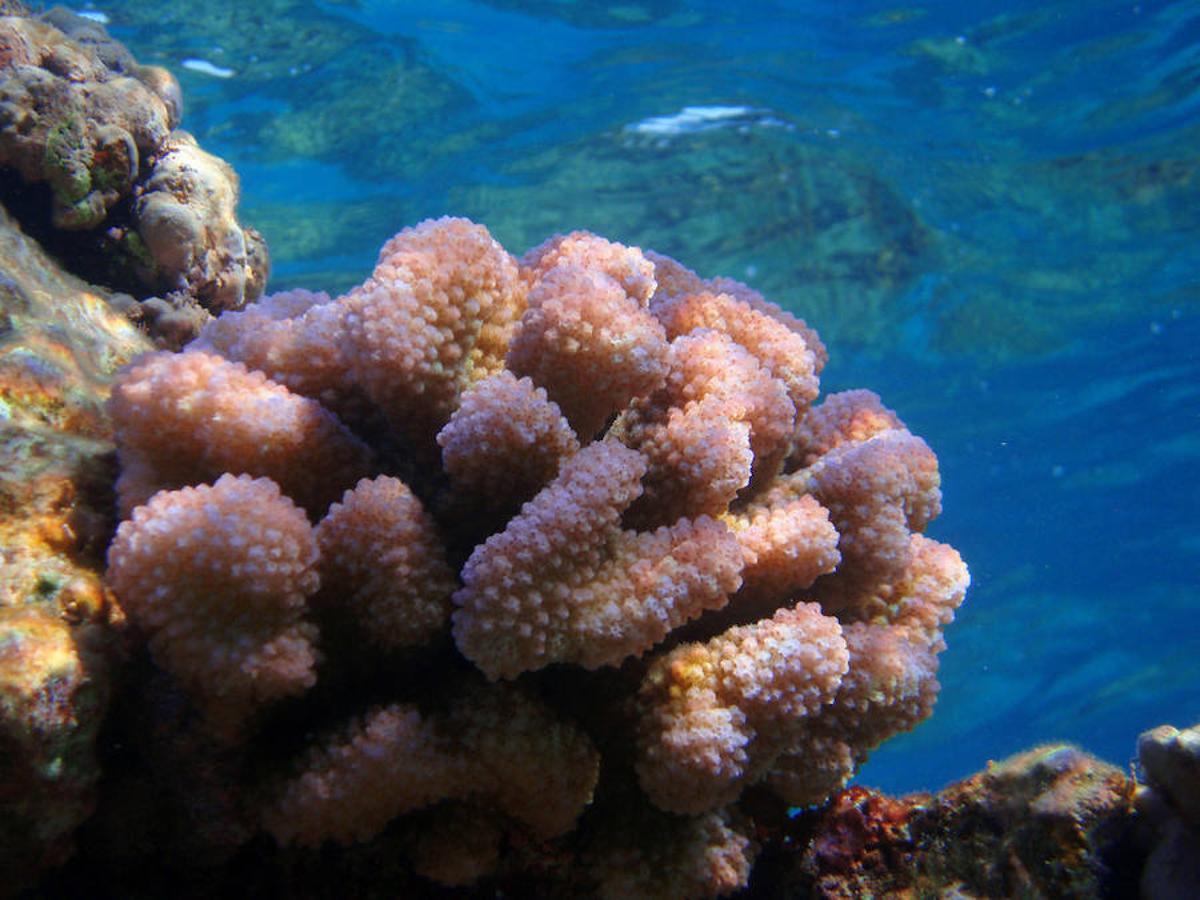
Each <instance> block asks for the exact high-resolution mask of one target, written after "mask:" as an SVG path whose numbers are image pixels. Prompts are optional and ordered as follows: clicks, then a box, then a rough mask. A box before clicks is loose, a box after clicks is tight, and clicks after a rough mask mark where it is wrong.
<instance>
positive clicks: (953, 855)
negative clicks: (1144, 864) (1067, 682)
mask: <svg viewBox="0 0 1200 900" xmlns="http://www.w3.org/2000/svg"><path fill="white" fill-rule="evenodd" d="M1130 789H1131V783H1130V781H1129V779H1128V777H1127V776H1126V775H1125V773H1123V772H1122V771H1121V770H1120V769H1118V768H1116V767H1115V766H1112V765H1109V764H1108V763H1105V762H1103V761H1101V760H1098V759H1096V758H1095V757H1093V756H1090V755H1089V754H1087V753H1084V752H1083V751H1082V750H1079V749H1077V748H1075V747H1072V746H1069V745H1066V744H1051V745H1047V746H1045V747H1039V748H1036V749H1034V750H1030V751H1027V752H1025V753H1021V754H1018V755H1017V756H1013V757H1011V758H1009V759H1007V760H1004V761H1002V762H999V763H992V764H991V765H989V766H988V768H987V769H986V770H984V771H983V772H980V773H978V774H976V775H973V776H971V777H970V778H967V779H965V780H963V781H959V782H956V783H955V784H952V785H950V786H949V787H947V788H946V789H945V790H943V791H942V792H941V793H939V794H937V795H933V796H931V795H929V794H913V795H910V796H908V797H901V798H891V797H887V796H886V795H883V794H880V793H878V792H876V791H872V790H868V789H865V788H860V787H853V788H850V789H848V790H846V791H844V792H842V793H841V794H839V795H838V796H837V797H835V798H834V800H833V801H832V802H831V804H830V805H829V806H828V807H827V808H826V809H824V810H821V811H820V812H817V813H812V814H809V816H810V817H811V821H812V823H813V825H812V832H811V834H810V835H808V837H809V843H808V846H807V849H806V850H805V851H804V853H803V859H802V862H801V863H800V865H799V867H798V868H799V869H800V870H801V871H802V872H803V875H798V873H793V876H792V877H793V878H794V879H795V880H794V881H793V882H792V883H793V885H794V886H798V885H800V884H805V883H806V884H807V885H808V886H809V888H810V890H811V892H812V895H813V896H818V897H830V898H833V897H837V898H842V897H845V898H851V897H866V896H876V897H880V896H898V895H905V896H966V897H1103V896H1123V895H1124V894H1122V893H1121V891H1122V889H1123V888H1124V889H1125V891H1126V892H1127V891H1128V889H1129V887H1130V885H1128V884H1125V883H1124V882H1123V881H1122V879H1129V878H1131V877H1135V876H1131V875H1130V873H1131V872H1136V870H1137V859H1136V858H1135V857H1134V856H1132V855H1127V854H1130V850H1129V846H1128V842H1127V840H1126V837H1127V834H1128V826H1129V802H1128V801H1129V796H1130Z"/></svg>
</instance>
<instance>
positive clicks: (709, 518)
mask: <svg viewBox="0 0 1200 900" xmlns="http://www.w3.org/2000/svg"><path fill="white" fill-rule="evenodd" d="M826 361H827V355H826V351H825V348H824V346H823V345H822V344H821V342H820V340H819V338H818V337H817V335H816V333H815V332H814V331H813V330H812V329H811V328H810V327H808V326H807V325H806V324H805V323H804V322H802V321H800V320H798V319H796V318H794V317H793V316H791V315H790V314H788V313H786V312H784V311H782V310H781V309H780V308H779V307H777V306H775V305H774V304H771V303H769V302H768V301H766V300H764V299H763V298H762V297H761V296H759V295H758V294H757V293H755V292H754V291H752V290H751V289H749V288H747V287H746V286H744V285H742V284H739V283H737V282H733V281H729V280H725V279H713V280H704V279H701V278H700V277H698V276H697V275H696V274H694V273H693V272H691V271H689V270H688V269H686V268H684V267H683V266H681V265H680V264H678V263H676V262H674V261H673V260H671V259H668V258H665V257H663V256H659V255H656V254H654V253H651V252H643V251H641V250H639V249H637V248H634V247H626V246H622V245H620V244H617V243H613V242H610V241H608V240H605V239H603V238H601V237H598V236H595V235H592V234H587V233H578V232H577V233H573V234H570V235H567V236H565V237H564V236H557V237H554V238H551V239H550V240H548V241H547V242H546V243H544V244H542V245H541V246H539V247H537V248H536V249H534V250H532V251H530V252H529V253H527V254H526V255H525V256H524V257H523V258H522V259H520V260H517V259H515V258H513V257H512V256H511V255H509V254H508V253H507V252H506V251H505V250H504V248H502V247H501V246H500V245H499V244H498V243H497V242H496V241H495V240H493V239H492V238H491V237H490V235H489V234H488V232H487V230H486V229H484V228H483V227H482V226H480V225H476V224H473V223H471V222H469V221H466V220H463V219H453V218H445V219H439V220H436V221H427V222H423V223H421V224H420V225H417V226H415V227H413V228H409V229H406V230H404V231H402V232H401V233H400V234H398V235H396V236H395V237H394V238H392V239H391V240H390V241H389V242H388V243H387V244H386V245H385V246H384V247H383V249H382V251H381V253H380V255H379V260H378V264H377V266H376V268H375V270H374V272H373V274H372V275H371V276H370V277H369V278H368V279H367V281H366V282H365V283H364V284H362V285H361V286H359V287H357V288H355V289H354V290H352V291H350V292H349V293H348V294H346V295H345V296H342V297H339V298H336V299H331V298H330V297H328V296H326V295H323V294H314V293H307V292H300V291H296V292H289V293H285V294H276V295H274V296H270V297H267V298H265V299H263V300H261V301H259V302H257V303H254V304H252V305H250V306H248V307H246V308H245V309H244V310H241V311H229V312H225V313H224V314H222V315H221V316H220V317H219V318H218V319H215V320H213V321H212V322H210V323H209V325H207V326H206V327H205V328H204V330H203V331H202V332H201V333H200V335H199V337H198V338H197V340H195V341H194V342H193V343H192V344H190V345H189V346H188V347H187V348H185V350H184V351H183V352H180V353H173V352H159V353H154V354H151V355H149V356H145V357H142V358H141V359H140V360H138V361H137V362H136V363H135V364H133V365H132V366H131V367H128V368H127V369H126V370H125V371H124V372H123V374H122V375H121V376H120V377H119V378H118V381H117V383H116V385H115V388H114V390H113V394H112V398H111V401H110V406H109V408H110V412H111V414H112V418H113V421H114V425H115V429H116V439H117V446H118V452H119V458H120V464H121V475H120V480H119V482H118V486H117V488H118V495H119V504H120V509H121V514H122V516H123V518H124V521H123V522H122V524H121V525H120V527H119V529H118V531H117V535H116V538H115V540H114V541H113V543H112V545H111V547H110V549H109V552H108V579H109V583H110V585H111V587H112V589H113V590H114V591H115V593H116V595H117V598H118V599H119V602H120V604H121V605H122V607H123V608H124V609H125V611H126V613H127V614H128V616H129V618H130V619H131V621H132V622H133V624H134V625H135V626H136V627H137V628H138V629H139V630H140V631H141V632H142V633H143V634H144V636H145V638H146V640H147V642H148V646H149V649H150V653H151V655H152V657H153V660H154V662H155V663H156V664H157V666H158V667H159V668H161V669H162V670H164V671H165V672H166V673H169V676H170V677H171V679H172V682H173V684H174V685H175V686H176V687H175V688H174V690H177V691H182V692H183V694H185V695H186V697H187V698H188V700H189V701H190V705H191V708H193V709H194V710H195V715H194V717H193V718H192V719H191V720H186V717H185V720H186V722H185V724H181V725H180V724H177V725H176V726H175V727H179V728H183V729H185V730H188V729H190V730H191V732H192V733H200V734H202V735H203V736H204V737H203V741H202V743H204V745H205V746H208V747H209V748H210V750H209V751H208V752H211V754H212V755H213V758H219V759H220V760H221V763H220V765H213V766H212V767H210V768H211V769H212V770H213V771H214V772H217V773H218V774H210V775H209V776H208V777H209V779H210V780H215V782H217V784H216V785H214V784H209V785H208V786H207V788H206V790H208V791H210V792H212V793H213V795H214V796H217V795H219V796H220V797H221V798H223V799H224V801H226V805H225V807H224V809H225V812H224V813H223V815H225V816H226V817H227V820H228V821H226V822H224V823H223V828H221V829H219V830H221V831H222V832H223V833H224V834H226V835H241V838H240V839H241V840H243V841H244V840H250V839H251V838H252V837H253V835H254V833H255V832H256V831H259V830H263V831H265V832H266V833H268V834H269V835H271V836H273V838H274V839H275V841H276V842H278V843H279V844H280V845H299V846H304V847H317V846H320V845H324V844H327V843H333V844H342V845H348V844H352V843H355V842H362V841H368V840H370V839H372V838H374V837H375V836H377V835H380V834H381V833H385V834H391V835H398V836H399V837H398V838H397V840H398V841H399V844H400V846H402V847H403V852H404V854H406V856H407V858H408V859H409V860H410V862H411V865H412V867H413V868H414V869H415V870H416V871H418V872H420V873H421V874H423V875H424V876H425V877H427V878H428V879H431V880H432V881H433V882H436V883H440V884H445V885H462V884H469V883H472V882H475V881H477V880H478V879H480V878H482V877H485V876H488V875H489V874H500V875H511V874H512V873H514V872H518V873H522V874H523V875H525V876H528V877H533V878H535V879H536V878H542V879H544V880H545V882H546V884H550V883H554V884H557V885H560V886H561V885H563V884H569V885H571V886H572V888H573V889H575V890H578V891H581V892H587V893H595V894H598V895H606V896H663V897H685V896H686V897H699V896H716V895H720V894H724V893H728V892H731V891H734V890H736V889H738V888H740V887H742V886H744V885H746V884H747V881H748V878H749V874H750V871H751V866H752V864H753V861H754V859H755V854H756V847H757V844H756V840H755V835H756V815H758V814H759V811H760V810H763V809H766V808H772V809H780V808H782V807H783V805H785V804H790V805H798V806H804V805H809V804H817V803H820V802H822V801H824V800H826V799H827V798H828V797H829V796H830V795H831V794H833V793H834V792H835V791H837V790H838V789H840V788H841V787H842V786H844V785H845V784H846V782H847V781H848V779H849V778H850V776H851V775H852V774H853V772H854V771H855V769H856V767H857V766H858V765H860V764H861V763H862V761H863V760H864V759H865V758H866V756H867V754H868V752H869V751H870V750H871V749H872V748H874V747H875V746H877V745H878V744H879V743H880V742H882V741H884V740H885V739H887V738H888V737H889V736H891V735H893V734H895V733H897V732H899V731H904V730H907V729H909V728H912V727H913V726H914V725H916V724H917V723H918V722H920V721H921V720H922V719H924V718H925V717H926V716H928V715H929V713H930V711H931V709H932V706H933V702H934V699H935V696H936V694H937V690H938V683H937V680H936V677H935V676H936V670H937V654H938V653H939V652H940V651H941V650H942V649H943V647H944V644H943V642H942V634H941V629H942V628H943V627H944V626H945V625H946V624H947V623H948V622H950V621H951V619H952V618H953V616H954V610H955V608H956V607H957V606H958V605H959V603H961V601H962V599H963V594H964V591H965V590H966V587H967V584H968V580H969V578H968V574H967V569H966V566H965V565H964V564H963V562H962V560H961V558H960V557H959V555H958V553H957V552H955V550H954V549H953V548H951V547H948V546H946V545H944V544H940V543H938V542H936V541H933V540H930V539H929V538H926V537H924V536H923V535H922V534H921V532H922V531H923V529H924V528H925V526H926V524H927V523H928V522H929V521H930V520H931V519H932V518H933V517H934V516H936V515H937V514H938V512H939V511H940V501H941V498H940V491H939V478H938V470H937V460H936V458H935V456H934V454H933V453H932V452H931V451H930V449H929V448H928V447H927V446H926V445H925V443H924V442H923V441H922V440H921V439H920V438H918V437H916V436H915V435H913V434H911V433H910V432H909V431H907V430H906V429H905V427H904V425H903V423H902V422H901V421H900V419H899V418H898V417H897V416H896V415H895V414H894V413H893V412H891V411H890V410H888V409H887V408H885V407H884V406H883V404H882V403H881V402H880V401H879V399H878V398H877V397H876V396H875V395H874V394H872V393H870V392H868V391H849V392H845V393H841V394H835V395H832V396H829V397H826V398H825V399H824V401H823V402H821V403H819V404H817V405H813V404H814V402H815V401H816V399H817V396H818V376H819V374H820V372H821V370H822V368H823V367H824V365H825V363H826ZM231 797H232V798H234V799H233V800H229V798H231ZM216 805H218V804H214V806H216ZM218 818H219V816H218ZM226 840H233V839H232V838H228V837H227V838H226Z"/></svg>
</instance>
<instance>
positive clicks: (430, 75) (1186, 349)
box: [92, 0, 1200, 790]
mask: <svg viewBox="0 0 1200 900" xmlns="http://www.w3.org/2000/svg"><path fill="white" fill-rule="evenodd" d="M850 7H853V10H852V11H847V10H848V9H849V8H850ZM92 8H93V9H95V10H98V11H102V12H104V13H105V14H106V15H108V16H109V18H110V20H111V21H110V30H111V31H112V32H113V33H114V34H115V35H116V36H118V37H119V38H120V39H122V40H124V41H125V42H127V43H128V44H129V45H130V47H131V48H132V49H133V50H134V52H135V53H136V54H137V55H138V56H139V58H141V59H142V60H143V61H145V62H159V63H161V64H165V65H168V66H169V67H171V68H172V69H173V70H174V71H175V72H176V74H177V75H178V76H179V77H180V80H181V82H182V83H183V85H184V90H185V97H186V98H187V101H188V109H187V112H186V114H185V122H184V125H185V127H188V128H190V129H191V130H193V131H194V132H195V133H197V135H198V136H199V137H200V139H201V142H202V143H203V144H204V145H205V146H206V147H207V148H209V149H211V150H213V151H214V152H217V153H219V154H221V155H222V156H224V157H225V158H226V159H228V160H229V161H230V162H231V163H233V165H234V166H235V168H237V170H238V171H239V173H240V174H241V176H242V183H243V195H244V196H243V202H242V211H243V219H244V220H245V221H247V222H249V223H250V224H253V225H255V226H256V227H259V228H260V229H261V230H262V231H263V232H264V233H265V235H266V237H267V239H268V241H269V243H270V245H271V248H272V253H273V257H274V261H275V270H274V271H275V275H274V277H273V280H272V288H283V287H288V286H296V285H306V286H310V287H324V288H327V289H331V290H339V289H342V288H345V287H347V286H349V285H351V284H354V283H356V282H357V281H359V280H361V278H362V277H363V276H364V275H365V274H366V272H367V271H368V270H369V268H370V266H371V264H372V262H373V259H374V256H375V253H376V250H377V248H378V246H379V245H380V244H381V243H382V241H383V240H384V239H385V238H386V237H387V236H389V235H390V234H391V233H393V232H394V231H396V230H398V229H399V228H400V227H402V226H403V225H406V224H411V223H413V222H415V221H417V220H419V219H421V218H424V217H427V216H431V215H442V214H447V213H451V214H459V215H467V216H470V217H472V218H475V219H477V220H479V221H482V222H485V223H486V224H487V225H488V226H489V228H491V229H492V231H493V233H494V234H496V236H497V237H498V238H499V239H500V240H501V241H502V242H503V243H504V244H505V245H506V246H507V247H508V248H509V249H510V250H512V251H513V252H515V253H520V252H523V251H524V250H525V249H526V248H528V247H529V246H531V245H533V244H535V243H537V242H539V241H540V240H541V239H543V238H544V237H546V236H548V235H549V234H551V233H553V232H555V231H564V230H568V229H571V228H576V227H586V228H591V229H593V230H596V231H599V232H600V233H602V234H605V235H606V236H608V237H611V238H613V239H615V240H620V241H623V242H626V243H633V244H641V245H643V246H649V247H653V248H655V249H658V250H661V251H663V252H666V253H669V254H671V255H673V256H676V257H677V258H679V259H681V260H682V261H684V262H685V263H687V264H689V265H691V266H692V267H694V268H696V269H697V270H699V271H701V272H702V273H704V274H707V275H714V274H726V275H731V276H733V277H737V278H741V279H744V280H746V281H748V282H750V283H751V284H753V285H754V286H755V287H758V288H759V289H760V290H762V291H764V293H766V294H767V295H768V296H769V297H771V298H772V299H774V300H776V301H777V302H780V303H783V304H784V305H786V306H787V307H789V308H790V309H793V310H794V311H796V312H798V313H799V314H800V315H803V316H804V317H805V318H807V319H808V320H809V321H810V322H811V323H812V324H813V325H815V326H816V327H817V328H818V329H819V330H820V331H821V333H822V335H823V336H824V337H825V339H826V341H827V342H828V343H829V345H830V350H831V356H832V362H831V364H830V366H829V368H828V369H827V371H826V376H825V381H824V387H825V389H826V390H837V389H841V388H845V387H853V386H868V387H871V388H873V389H875V390H877V391H878V392H879V393H880V394H881V395H882V396H883V398H884V400H885V401H886V402H887V403H888V404H889V405H890V406H892V407H893V408H894V409H896V410H897V411H898V412H899V413H900V414H901V415H902V417H903V418H904V419H905V420H906V422H907V423H908V424H909V425H910V427H911V428H912V429H913V430H914V431H916V432H917V433H919V434H921V435H922V436H924V437H925V438H926V439H927V440H928V441H929V443H930V444H931V445H932V446H933V447H934V448H935V450H936V451H937V452H938V454H939V457H940V460H941V468H942V475H943V487H944V491H945V512H944V514H943V516H942V518H941V519H940V520H938V521H937V522H935V523H934V525H933V527H932V528H931V534H932V535H933V536H935V537H937V538H939V539H941V540H946V541H949V542H951V543H953V544H954V545H955V546H957V547H958V548H959V549H960V550H961V551H962V553H963V554H964V556H965V557H966V558H967V560H968V562H969V563H970V565H971V569H972V574H973V579H974V584H973V587H972V589H971V592H970V593H969V595H968V599H967V603H966V605H965V606H964V607H963V609H962V610H961V612H960V615H959V619H958V621H957V622H956V623H955V624H954V625H953V626H952V627H951V628H950V629H949V632H948V634H947V640H948V643H949V650H948V651H947V652H946V653H945V655H944V656H943V663H942V683H943V694H942V698H941V700H940V702H939V705H938V708H937V711H936V712H935V714H934V717H933V719H931V720H930V721H929V722H927V723H925V724H924V725H923V726H921V727H920V728H919V729H918V730H917V731H916V732H914V733H913V734H911V735H906V736H903V737H901V738H898V739H895V740H893V741H891V742H890V743H888V744H886V745H885V746H884V747H883V748H881V749H880V750H879V751H878V752H877V753H876V754H875V756H874V758H873V759H872V761H871V762H870V763H869V764H868V766H867V767H866V768H865V769H864V771H863V773H862V776H861V780H863V781H865V782H868V783H874V784H877V785H880V786H882V787H885V788H887V789H890V790H907V789H915V788H930V787H937V786H939V785H941V784H943V783H945V782H947V781H949V780H951V779H953V778H956V777H959V776H961V775H964V774H966V773H968V772H970V771H973V770H975V769H977V768H978V767H979V766H980V765H982V764H983V763H984V762H985V761H986V760H987V759H989V758H999V757H1001V756H1003V755H1006V754H1008V753H1010V752H1013V751H1015V750H1017V749H1020V748H1023V747H1026V746H1028V745H1030V744H1032V743H1035V742H1039V741H1046V740H1051V739H1069V740H1074V741H1078V742H1080V743H1082V744H1084V745H1085V746H1087V747H1088V748H1089V749H1091V750H1093V751H1095V752H1097V753H1099V754H1101V755H1103V756H1106V757H1108V758H1110V759H1112V760H1114V761H1117V762H1124V761H1125V760H1126V759H1127V758H1128V757H1129V756H1130V755H1131V753H1132V748H1133V742H1134V739H1135V737H1136V735H1137V733H1138V732H1139V731H1140V730H1142V729H1144V728H1147V727H1150V726H1152V725H1155V724H1159V723H1160V722H1163V721H1173V722H1175V723H1177V724H1184V723H1185V722H1193V721H1196V720H1197V719H1198V718H1200V617H1197V615H1196V610H1197V603H1198V601H1200V597H1198V594H1200V524H1198V523H1197V519H1198V515H1197V513H1198V511H1200V466H1198V465H1197V462H1198V461H1200V351H1198V350H1197V347H1200V243H1198V241H1197V238H1198V237H1200V151H1198V150H1197V148H1198V147H1200V8H1198V7H1197V6H1196V5H1195V4H1193V3H1188V2H1176V3H1161V2H1160V3H1140V4H1135V3H1129V2H1124V3H1116V2H1105V0H1097V2H1087V3H1084V2H1050V3H1044V2H1043V3H1033V2H1012V0H1008V2H972V3H965V4H964V3H947V2H942V3H928V4H925V5H914V6H900V5H895V4H888V3H875V2H863V3H857V4H846V3H844V2H835V0H829V2H776V3H769V2H757V3H742V4H729V3H715V2H713V3H708V2H706V3H687V4H683V3H674V2H669V0H653V2H636V0H633V2H625V3H614V4H606V3H592V2H589V3H583V2H574V3H572V2H563V0H558V2H555V0H543V2H530V3H520V2H515V0H514V2H493V3H475V2H463V0H455V2H433V3H428V2H427V3H416V2H383V0H362V2H343V3H333V2H327V3H315V2H292V0H264V2H256V3H253V4H245V3H237V2H232V0H204V2H190V0H176V2H172V3H171V4H170V5H166V4H157V3H154V4H150V3H145V2H140V3H139V2H119V0H113V2H96V3H95V4H93V5H92ZM189 58H192V59H204V60H208V61H210V62H212V63H213V64H215V65H218V66H221V67H225V68H229V69H232V70H234V73H235V74H234V75H233V76H232V77H230V78H227V79H222V78H216V77H213V76H211V75H206V74H203V73H201V72H197V71H194V70H191V69H187V68H183V67H182V62H183V61H184V60H185V59H189ZM689 106H702V107H718V106H726V107H744V110H743V111H742V112H740V113H739V114H737V115H728V114H727V115H726V116H725V117H724V118H721V117H719V116H718V114H717V113H714V112H712V111H711V110H710V112H709V114H708V118H707V119H705V118H704V117H703V116H702V117H701V118H700V121H699V122H697V121H695V119H696V117H695V116H693V117H692V119H691V120H688V119H686V118H685V119H680V118H678V117H677V114H679V113H680V111H681V110H683V109H684V108H685V107H689ZM656 120H657V121H656ZM664 120H665V121H664ZM639 123H640V124H639Z"/></svg>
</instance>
